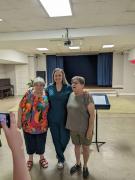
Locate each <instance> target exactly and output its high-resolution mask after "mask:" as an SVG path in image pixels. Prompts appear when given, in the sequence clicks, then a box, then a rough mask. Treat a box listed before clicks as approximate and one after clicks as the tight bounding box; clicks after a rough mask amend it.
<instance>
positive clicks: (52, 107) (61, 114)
mask: <svg viewBox="0 0 135 180" xmlns="http://www.w3.org/2000/svg"><path fill="white" fill-rule="evenodd" d="M71 92H72V88H71V86H70V85H66V84H65V85H63V87H62V89H61V91H57V89H56V85H55V84H51V85H49V86H48V87H47V88H46V93H47V95H48V99H49V111H48V122H49V126H52V125H53V124H58V125H62V126H65V124H66V120H67V102H68V98H69V95H70V93H71Z"/></svg>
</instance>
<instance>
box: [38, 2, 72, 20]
mask: <svg viewBox="0 0 135 180" xmlns="http://www.w3.org/2000/svg"><path fill="white" fill-rule="evenodd" d="M40 2H41V4H42V6H43V7H44V8H45V10H46V11H47V13H48V14H49V16H50V17H59V16H72V12H71V7H70V2H69V0H40Z"/></svg>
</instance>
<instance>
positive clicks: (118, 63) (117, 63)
mask: <svg viewBox="0 0 135 180" xmlns="http://www.w3.org/2000/svg"><path fill="white" fill-rule="evenodd" d="M123 58H124V56H123V55H122V54H120V53H119V54H118V53H113V77H112V87H114V88H121V87H123V68H124V60H123Z"/></svg>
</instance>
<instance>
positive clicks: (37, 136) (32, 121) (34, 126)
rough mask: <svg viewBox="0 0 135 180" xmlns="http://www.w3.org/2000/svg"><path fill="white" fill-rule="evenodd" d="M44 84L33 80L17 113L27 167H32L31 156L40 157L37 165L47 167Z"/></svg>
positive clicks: (40, 79) (45, 96) (37, 79)
mask: <svg viewBox="0 0 135 180" xmlns="http://www.w3.org/2000/svg"><path fill="white" fill-rule="evenodd" d="M44 86H45V82H44V80H43V79H42V78H40V77H37V78H35V79H34V87H33V88H32V89H29V90H28V91H27V92H26V94H25V95H24V97H23V98H22V100H21V102H20V105H19V111H18V128H21V127H22V129H23V133H24V139H25V145H26V150H27V154H28V155H29V159H28V161H27V167H28V170H29V171H30V170H31V168H32V166H33V154H34V153H36V154H38V155H40V160H39V164H40V166H41V167H42V168H47V167H48V162H47V160H46V159H45V157H44V152H45V143H46V136H47V129H48V121H47V112H48V108H49V104H48V98H47V95H46V94H45V91H44Z"/></svg>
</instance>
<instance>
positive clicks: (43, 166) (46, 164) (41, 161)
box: [39, 158, 48, 168]
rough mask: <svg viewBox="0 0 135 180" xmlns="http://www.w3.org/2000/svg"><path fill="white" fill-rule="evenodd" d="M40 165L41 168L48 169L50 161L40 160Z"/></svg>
mask: <svg viewBox="0 0 135 180" xmlns="http://www.w3.org/2000/svg"><path fill="white" fill-rule="evenodd" d="M39 164H40V166H41V167H42V168H47V167H48V161H47V160H46V159H45V158H43V159H40V160H39Z"/></svg>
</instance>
